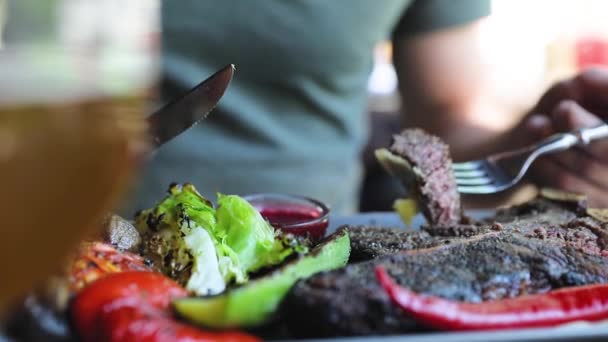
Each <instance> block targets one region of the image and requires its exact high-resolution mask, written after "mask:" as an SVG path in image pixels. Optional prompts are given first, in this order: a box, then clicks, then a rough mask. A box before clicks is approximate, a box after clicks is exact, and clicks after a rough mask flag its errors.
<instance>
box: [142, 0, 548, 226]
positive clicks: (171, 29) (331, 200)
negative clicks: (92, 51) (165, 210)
mask: <svg viewBox="0 0 608 342" xmlns="http://www.w3.org/2000/svg"><path fill="white" fill-rule="evenodd" d="M489 13H490V4H489V1H488V0H458V1H452V0H378V1H370V0H332V1H326V0H306V1H303V0H299V1H295V0H294V1H281V0H256V1H243V0H223V1H200V0H180V1H163V2H162V44H163V62H162V67H163V80H162V84H161V90H162V98H163V101H167V100H169V99H171V98H173V97H175V96H178V95H179V94H181V93H182V92H184V91H186V90H187V89H189V88H190V87H192V86H193V85H195V84H197V83H198V82H200V81H201V80H202V79H204V78H206V77H207V76H208V75H210V74H212V73H213V72H214V71H216V70H217V69H219V68H220V67H222V66H224V65H226V64H228V63H234V64H235V65H236V66H237V72H236V74H235V78H234V80H233V83H232V84H231V85H230V87H229V89H228V91H227V92H226V94H225V95H224V97H223V98H222V100H221V101H220V104H219V105H218V107H217V108H216V109H215V110H214V112H213V113H212V114H211V115H210V117H209V118H207V119H206V120H205V121H204V122H202V123H201V124H199V125H197V126H195V127H194V128H193V129H191V130H189V131H188V132H186V133H184V134H182V135H181V136H179V137H177V138H176V139H174V140H173V141H172V142H170V143H169V144H167V145H166V146H163V147H162V148H161V149H160V150H159V151H158V153H157V154H156V156H155V158H154V160H152V161H151V163H150V164H149V166H148V168H147V169H146V170H145V173H144V176H143V178H142V180H141V183H140V184H139V191H138V193H137V197H136V201H135V202H134V205H135V207H137V208H145V207H149V206H150V205H152V204H153V203H154V201H156V200H157V199H158V198H160V196H162V193H163V191H164V190H165V189H166V187H167V185H168V184H169V183H171V182H192V183H194V184H195V185H196V186H197V188H198V189H200V190H201V191H202V192H203V194H204V195H206V196H209V197H211V198H214V196H215V193H216V192H222V193H230V194H241V195H242V194H248V193H256V192H282V193H295V194H301V195H306V196H310V197H314V198H317V199H320V200H322V201H325V202H327V203H328V204H330V206H331V207H332V210H333V212H334V213H341V214H346V213H352V212H354V211H356V210H357V201H358V192H359V186H360V182H361V176H362V167H361V161H360V160H361V158H360V154H361V150H362V147H363V145H364V144H365V142H366V139H367V136H368V133H369V122H368V121H367V116H366V105H367V103H366V101H367V94H366V85H367V80H368V77H369V74H370V72H371V70H372V66H373V48H374V46H376V44H377V43H379V42H381V41H383V40H385V39H387V38H391V39H392V42H393V46H394V61H395V67H396V71H397V73H398V77H399V82H400V83H399V84H400V90H401V96H402V99H403V103H404V108H403V112H404V114H405V115H404V122H405V125H406V126H408V127H412V126H418V127H422V128H424V129H426V130H428V131H430V132H432V133H435V134H438V135H440V136H441V137H442V138H444V139H445V140H446V141H447V142H448V143H449V144H450V145H451V148H452V153H453V156H454V158H455V159H462V158H470V157H478V156H480V155H483V154H487V153H489V152H492V151H496V150H499V149H501V148H504V146H511V145H514V144H512V143H511V142H512V141H513V140H512V139H514V138H515V137H514V134H515V133H517V134H519V133H520V132H523V131H524V130H523V128H522V129H520V130H518V131H517V132H515V131H514V130H507V129H506V128H504V127H501V128H502V130H496V127H493V126H492V125H495V123H496V122H501V121H500V120H498V119H500V118H501V117H500V116H501V115H506V114H503V113H501V112H500V111H498V110H497V108H496V105H495V103H493V101H492V98H491V96H489V94H488V93H487V91H486V88H487V87H485V85H484V82H485V80H484V77H483V76H484V75H483V71H482V68H480V67H479V66H480V65H481V55H480V52H479V46H478V38H479V35H478V34H479V27H480V20H481V19H482V18H483V17H485V16H487V15H488V14H489ZM502 121H504V120H502ZM536 122H537V123H538V120H537V121H536ZM484 125H486V126H487V127H484ZM522 127H523V126H522ZM526 127H528V126H526ZM535 127H536V129H539V130H540V128H539V127H540V126H538V125H537V126H535ZM549 128H550V127H549ZM549 128H548V127H547V126H544V128H542V130H543V131H544V132H546V131H547V130H548V129H549ZM395 131H398V128H397V127H396V128H395ZM514 132H515V133H514ZM539 134H540V133H539ZM530 136H532V135H530ZM517 141H518V142H522V141H523V139H517Z"/></svg>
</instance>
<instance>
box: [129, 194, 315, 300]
mask: <svg viewBox="0 0 608 342" xmlns="http://www.w3.org/2000/svg"><path fill="white" fill-rule="evenodd" d="M135 223H136V227H137V228H138V230H139V231H140V233H141V234H142V235H143V238H144V239H143V240H144V254H145V255H146V256H147V257H148V258H149V259H151V260H152V261H153V262H154V263H155V264H156V265H158V266H159V267H160V268H161V270H162V271H163V273H165V274H166V275H168V276H170V277H172V278H173V279H175V280H177V281H178V282H180V283H181V284H182V285H184V286H186V288H187V289H189V290H191V291H194V292H195V293H197V294H199V295H207V294H217V293H220V292H222V291H223V290H224V289H225V288H226V285H227V284H228V283H230V282H235V283H237V284H242V283H244V282H246V281H247V280H248V277H249V274H250V273H251V272H255V271H257V270H259V269H261V268H263V267H266V266H272V265H276V264H278V263H280V262H281V261H283V260H284V259H285V258H286V257H287V256H289V255H290V254H292V253H294V251H297V252H302V251H305V250H306V248H305V247H303V246H301V245H299V244H298V243H297V242H296V243H294V241H293V240H292V241H289V242H286V240H285V239H284V238H283V237H282V236H280V234H279V233H278V232H277V231H275V229H274V228H273V227H272V226H271V225H270V224H269V223H268V222H266V220H264V218H263V217H262V216H261V215H260V213H259V212H258V211H257V210H256V209H255V208H254V207H253V206H252V205H251V204H249V202H247V201H246V200H245V199H243V198H241V197H239V196H236V195H222V194H218V207H217V209H216V208H215V207H214V206H213V204H212V203H211V202H210V201H209V200H207V199H206V198H204V197H203V196H201V195H200V194H199V193H198V191H197V190H196V188H195V187H194V186H193V185H192V184H184V185H183V186H181V185H177V184H175V185H172V186H171V187H170V188H169V196H167V197H166V198H165V199H163V200H162V201H161V202H159V203H158V204H157V205H156V206H155V207H154V208H150V209H147V210H143V211H141V212H140V213H138V214H137V216H136V222H135Z"/></svg>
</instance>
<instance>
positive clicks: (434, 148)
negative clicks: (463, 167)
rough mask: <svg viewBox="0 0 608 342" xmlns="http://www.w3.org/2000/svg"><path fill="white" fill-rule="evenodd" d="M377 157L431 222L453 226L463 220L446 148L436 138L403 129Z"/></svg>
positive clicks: (414, 130)
mask: <svg viewBox="0 0 608 342" xmlns="http://www.w3.org/2000/svg"><path fill="white" fill-rule="evenodd" d="M376 156H377V157H378V161H379V162H380V163H381V164H382V165H383V166H384V168H385V169H387V171H389V172H390V173H391V174H393V175H394V176H396V177H398V178H399V179H400V180H401V182H402V183H403V185H404V187H405V188H406V191H407V192H408V193H409V196H410V197H411V198H413V199H415V200H416V202H418V205H419V207H420V208H421V209H422V212H423V213H424V215H425V217H426V219H427V220H428V221H429V222H430V223H433V224H455V223H459V222H460V221H461V220H462V208H461V205H460V196H459V194H458V190H457V187H456V182H455V180H454V175H453V174H452V160H451V158H450V154H449V148H448V146H447V145H446V144H445V143H443V142H442V141H441V140H440V139H439V138H437V137H435V136H433V135H430V134H427V133H425V132H424V131H423V130H421V129H406V130H404V131H403V132H401V134H396V135H394V136H393V139H392V143H391V146H390V148H389V150H388V151H386V150H379V151H377V153H376Z"/></svg>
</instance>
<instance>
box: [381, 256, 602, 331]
mask: <svg viewBox="0 0 608 342" xmlns="http://www.w3.org/2000/svg"><path fill="white" fill-rule="evenodd" d="M376 277H377V278H378V281H379V282H380V284H381V285H382V287H383V288H384V290H385V291H386V292H387V294H388V296H389V297H390V299H391V301H392V302H393V303H395V304H397V305H398V306H399V307H401V308H402V309H403V310H404V311H405V312H406V313H407V314H408V315H410V316H411V317H412V318H414V319H415V320H416V321H418V322H420V323H421V324H424V325H426V326H428V327H431V328H435V329H439V330H494V329H506V328H533V327H551V326H555V325H559V324H563V323H569V322H573V321H581V320H582V321H599V320H604V319H608V284H598V285H588V286H578V287H571V288H564V289H560V290H555V291H550V292H547V293H544V294H538V295H530V296H522V297H517V298H511V299H503V300H496V301H488V302H483V303H466V302H457V301H450V300H446V299H443V298H439V297H435V296H428V295H421V294H417V293H415V292H413V291H410V290H408V289H406V288H404V287H401V286H399V285H398V284H397V283H395V282H394V280H393V279H392V278H391V277H390V275H389V274H388V273H387V272H386V270H385V269H384V268H383V267H381V266H378V267H376Z"/></svg>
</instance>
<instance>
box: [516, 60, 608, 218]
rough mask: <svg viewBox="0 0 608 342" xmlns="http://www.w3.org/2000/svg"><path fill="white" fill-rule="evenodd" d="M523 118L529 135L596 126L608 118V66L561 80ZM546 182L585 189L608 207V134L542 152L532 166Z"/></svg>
mask: <svg viewBox="0 0 608 342" xmlns="http://www.w3.org/2000/svg"><path fill="white" fill-rule="evenodd" d="M531 113H532V114H531V115H529V116H528V117H527V118H526V119H525V121H524V122H523V124H522V126H521V127H522V128H523V131H524V132H525V134H526V135H527V136H528V139H529V138H532V139H534V140H539V139H541V138H543V137H546V136H548V135H550V134H553V133H557V132H566V131H571V130H574V129H578V128H583V127H593V126H597V125H599V124H601V123H602V120H606V119H608V70H605V69H590V70H587V71H584V72H582V73H580V74H578V75H577V76H575V77H573V78H571V79H568V80H565V81H563V82H560V83H557V84H556V85H554V86H553V87H551V88H550V89H549V90H548V91H547V92H546V93H545V94H544V95H543V96H542V97H541V99H540V100H539V102H538V104H537V105H536V106H535V107H534V109H533V110H532V111H531ZM531 177H532V179H533V180H534V181H535V182H536V183H537V184H539V185H541V186H550V187H555V188H559V189H563V190H566V191H570V192H576V193H582V194H586V195H587V196H588V198H589V204H590V205H591V206H595V207H608V139H606V140H600V141H595V142H593V143H591V144H590V145H588V146H584V147H575V148H572V149H570V150H568V151H564V152H561V153H558V154H555V155H550V156H546V157H544V158H541V159H540V160H539V161H538V162H537V163H535V164H534V165H533V167H532V170H531Z"/></svg>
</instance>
